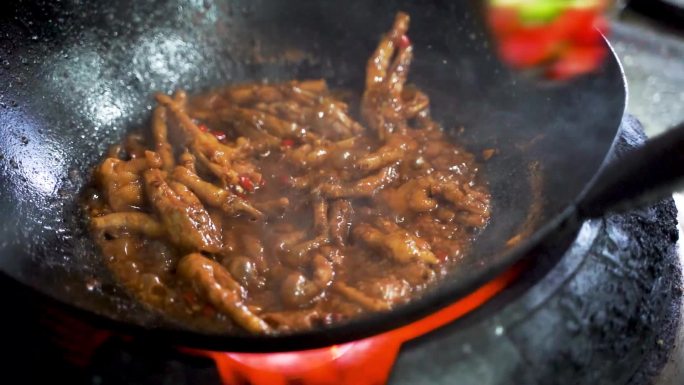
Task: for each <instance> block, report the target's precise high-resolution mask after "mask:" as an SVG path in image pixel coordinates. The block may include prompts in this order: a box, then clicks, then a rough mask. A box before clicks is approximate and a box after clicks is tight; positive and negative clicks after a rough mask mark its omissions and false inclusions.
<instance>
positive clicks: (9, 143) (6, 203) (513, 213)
mask: <svg viewBox="0 0 684 385" xmlns="http://www.w3.org/2000/svg"><path fill="white" fill-rule="evenodd" d="M10 3H14V4H9V5H8V4H5V5H2V6H1V7H2V8H4V9H2V10H0V11H2V12H1V15H2V16H0V19H1V22H0V36H2V40H0V64H2V66H1V67H0V102H1V103H2V106H1V107H0V127H1V131H0V156H1V158H0V181H1V185H0V216H1V217H0V218H1V219H2V220H1V221H0V271H1V272H2V273H3V275H5V276H7V277H9V278H11V279H12V280H14V281H16V282H18V283H20V284H21V285H24V286H28V287H30V288H32V289H35V291H37V292H38V293H41V294H42V295H44V296H47V297H49V298H52V299H55V300H56V301H57V302H58V303H61V304H64V305H66V306H67V308H69V309H70V310H74V311H76V312H80V313H82V314H87V315H90V316H94V317H95V318H96V319H97V320H99V321H101V322H105V323H108V324H111V325H113V326H117V327H120V328H123V329H124V330H126V331H128V332H144V333H145V334H146V335H153V336H160V337H162V338H163V339H164V340H165V341H167V342H173V343H180V344H185V345H192V346H199V347H204V348H213V349H221V350H227V351H277V350H290V349H304V348H313V347H321V346H326V345H330V344H333V343H340V342H344V341H349V340H353V339H358V338H361V337H365V336H369V335H372V334H375V333H379V332H382V331H386V330H389V329H392V328H395V327H397V326H399V325H402V324H406V323H408V322H410V321H413V320H416V319H418V318H419V317H421V316H424V315H427V314H429V313H431V312H434V311H435V310H437V309H439V308H441V307H443V306H445V305H447V304H449V303H451V302H454V301H456V300H457V299H459V298H461V297H462V296H464V295H465V294H467V293H468V292H470V291H472V290H473V289H474V288H476V287H478V286H479V285H481V284H483V283H485V282H486V281H488V280H490V279H492V278H493V277H495V276H497V275H498V274H500V273H501V272H503V271H505V270H506V269H507V268H509V267H510V266H512V264H514V263H515V262H517V261H519V260H521V259H523V258H525V257H526V256H529V255H531V253H534V252H537V251H540V250H544V249H546V248H548V247H550V246H552V245H558V244H559V243H562V242H565V241H568V240H570V239H572V237H573V235H574V234H575V233H576V230H577V229H578V227H579V225H580V223H581V218H582V215H584V214H586V215H589V214H591V215H600V214H601V213H602V212H603V209H604V208H606V207H608V206H607V205H606V204H604V203H606V202H615V201H616V198H623V197H628V196H626V195H624V194H622V195H620V196H617V197H616V196H610V195H609V194H607V193H610V192H615V191H616V190H615V189H614V188H613V187H615V184H614V183H613V184H610V183H609V184H604V185H601V184H598V185H596V186H598V188H597V189H595V190H592V191H593V192H592V194H589V195H587V194H586V191H587V188H588V187H587V186H589V185H590V182H591V181H592V180H593V178H594V177H595V176H596V175H597V172H598V171H599V169H600V168H601V166H602V164H603V163H604V159H605V158H606V155H607V153H608V152H609V151H610V149H611V146H612V145H613V141H614V139H615V137H616V134H617V131H618V127H619V123H620V120H621V117H622V115H623V112H624V107H625V98H626V90H625V83H624V78H623V74H622V71H621V68H620V65H619V63H618V61H617V59H616V58H615V57H614V56H613V55H609V56H610V57H609V58H608V60H607V61H606V62H605V64H604V65H603V67H602V68H600V70H599V71H598V72H597V73H595V74H592V75H589V76H586V77H583V78H581V79H579V80H576V81H574V82H570V83H567V84H548V83H544V82H541V81H539V80H538V79H534V78H530V77H526V76H525V75H522V74H519V73H515V72H512V71H510V70H508V69H507V68H506V67H505V66H504V65H502V64H501V63H499V61H498V60H497V59H496V57H495V55H494V53H493V50H492V43H491V42H490V41H489V39H488V35H487V31H486V28H485V26H484V24H483V20H484V19H483V16H482V14H481V13H480V12H479V11H478V9H477V8H475V7H473V3H466V2H451V1H436V2H416V1H412V2H408V1H407V2H370V1H345V2H332V1H329V2H328V1H323V2H322V1H297V2H283V1H277V0H271V1H264V0H262V1H233V2H228V1H225V2H222V1H211V0H204V1H201V0H168V1H161V0H158V1H133V0H125V1H112V2H93V3H92V4H88V5H85V4H83V3H82V2H80V1H75V0H73V1H68V0H67V1H61V2H55V3H54V4H52V3H46V2H41V1H37V2H26V3H22V2H10ZM397 10H404V11H406V12H408V13H409V14H410V15H411V17H412V24H411V29H410V36H411V38H412V40H413V41H414V42H415V51H416V52H415V57H416V59H415V65H414V66H413V67H412V71H411V77H410V79H411V80H412V81H413V82H415V83H417V84H418V85H419V86H420V87H421V88H423V89H424V90H426V91H427V93H428V94H429V95H430V96H431V99H432V101H433V107H432V109H433V113H434V114H435V115H436V117H437V120H438V121H440V122H442V123H443V125H444V126H445V127H447V128H449V129H450V130H453V133H454V135H457V136H458V140H460V141H462V142H464V143H465V144H466V145H467V147H468V148H469V149H470V150H471V151H473V152H475V153H479V152H480V151H482V150H483V149H487V148H496V149H497V151H498V152H497V155H496V156H495V157H493V158H492V159H491V160H490V161H488V162H486V163H485V164H484V169H485V170H484V171H485V173H486V177H487V178H488V180H489V182H490V188H491V191H492V194H493V217H492V221H491V224H490V225H489V226H488V228H487V229H486V230H485V232H484V233H483V234H482V235H481V237H480V238H479V240H478V241H477V243H476V245H475V248H474V251H473V252H472V253H471V254H470V255H468V256H467V257H466V258H465V259H464V261H463V267H462V268H461V269H459V270H458V271H455V272H454V273H453V275H451V276H450V277H449V278H448V279H447V280H445V281H444V282H443V284H441V285H440V286H438V287H436V288H435V290H433V291H431V292H430V293H429V294H427V295H426V296H425V297H424V298H422V299H420V300H417V301H414V302H413V303H411V304H409V305H406V306H403V307H400V308H397V309H396V310H394V311H392V312H390V313H388V314H376V315H372V316H368V317H365V318H362V319H358V320H355V321H352V322H350V323H348V324H340V325H337V326H333V327H330V328H328V329H320V330H314V331H310V332H306V333H300V334H293V335H283V336H276V337H271V336H250V335H246V334H245V335H212V334H207V333H203V332H201V331H196V330H188V329H187V328H186V327H185V326H183V325H179V324H176V323H174V322H173V321H172V320H168V319H166V318H164V317H163V316H162V315H160V314H158V313H155V312H154V311H152V310H149V309H147V308H145V307H144V306H142V305H140V304H139V303H138V302H136V301H135V300H133V299H131V297H129V296H128V294H127V293H126V292H125V291H123V290H122V289H121V288H120V287H119V286H117V284H116V283H115V282H114V281H113V280H112V277H111V276H110V275H109V273H108V272H107V271H106V269H104V267H103V263H101V261H100V259H99V256H98V254H97V251H96V250H95V249H94V248H93V245H92V243H91V242H90V241H89V237H88V234H87V231H86V230H85V227H84V225H83V216H82V213H80V212H79V207H78V202H77V196H78V194H79V192H80V191H81V189H82V187H83V186H84V184H85V182H86V181H87V178H88V175H89V169H90V167H92V166H93V165H94V164H95V163H96V162H97V160H98V158H100V157H101V156H102V154H103V153H104V151H105V149H106V147H107V146H108V145H110V144H112V143H115V142H118V141H119V140H120V139H121V138H122V136H123V135H124V133H125V132H126V130H128V129H131V128H134V127H136V126H140V125H142V124H145V122H146V120H147V119H148V117H149V115H150V106H151V105H152V103H153V101H152V98H151V94H152V92H153V91H165V92H170V91H172V90H173V89H175V88H177V87H182V88H185V89H189V90H195V91H197V90H204V89H207V88H210V87H212V86H217V85H220V84H225V83H230V82H237V81H245V80H255V79H262V78H267V79H271V80H277V79H291V78H318V77H323V78H326V79H327V80H328V81H329V83H330V84H331V85H333V86H341V87H347V88H351V89H353V90H356V91H358V92H361V90H362V85H363V77H364V66H365V61H366V59H367V57H368V56H369V54H370V53H371V52H372V50H373V48H374V46H375V44H376V42H377V40H378V37H379V36H380V34H381V33H382V32H383V31H385V30H386V29H387V28H388V27H389V26H390V24H391V21H392V19H393V16H394V14H395V12H396V11H397ZM460 127H464V128H465V129H464V130H462V131H461V130H459V128H460ZM640 164H642V163H637V164H635V167H636V166H639V165H640ZM614 174H615V173H611V175H614ZM661 177H662V178H660V179H667V178H666V177H667V175H665V176H662V175H661ZM602 181H609V180H608V179H602ZM618 182H619V180H618ZM604 187H605V188H604ZM632 187H634V188H632V189H631V190H626V192H629V193H637V192H640V191H638V190H639V188H640V184H639V183H636V184H635V186H632ZM583 193H584V194H583ZM583 196H584V197H585V198H586V197H587V196H590V197H592V198H596V199H592V200H587V199H582V197H583ZM604 198H605V199H608V200H606V201H601V199H604ZM596 202H599V203H600V204H595V203H596ZM578 203H580V207H581V208H582V209H583V210H584V211H582V212H580V211H578V210H577V204H578ZM516 236H519V238H522V239H523V241H521V242H519V243H517V244H515V242H508V241H509V240H511V238H514V237H516ZM507 242H508V243H507Z"/></svg>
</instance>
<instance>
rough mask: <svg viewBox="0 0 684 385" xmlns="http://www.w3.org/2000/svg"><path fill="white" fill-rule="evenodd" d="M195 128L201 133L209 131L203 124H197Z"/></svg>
mask: <svg viewBox="0 0 684 385" xmlns="http://www.w3.org/2000/svg"><path fill="white" fill-rule="evenodd" d="M197 128H199V130H200V131H202V132H207V131H209V127H207V126H205V125H204V124H198V125H197Z"/></svg>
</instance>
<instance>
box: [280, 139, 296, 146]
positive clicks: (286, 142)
mask: <svg viewBox="0 0 684 385" xmlns="http://www.w3.org/2000/svg"><path fill="white" fill-rule="evenodd" d="M294 144H295V142H294V140H293V139H288V138H285V139H283V140H282V141H281V142H280V145H281V146H283V147H287V148H290V147H292V146H294Z"/></svg>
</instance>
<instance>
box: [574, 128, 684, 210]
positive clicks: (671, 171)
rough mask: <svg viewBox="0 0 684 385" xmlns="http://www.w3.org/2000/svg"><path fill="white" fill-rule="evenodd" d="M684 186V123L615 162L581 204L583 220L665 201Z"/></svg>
mask: <svg viewBox="0 0 684 385" xmlns="http://www.w3.org/2000/svg"><path fill="white" fill-rule="evenodd" d="M682 185H684V123H680V124H679V125H678V126H676V127H674V128H671V129H670V130H668V131H667V132H666V133H664V134H662V135H659V136H657V137H655V138H653V139H651V140H648V141H646V144H644V145H643V146H642V147H640V148H638V149H636V150H634V151H632V152H630V153H628V154H626V155H625V156H624V157H622V158H621V159H619V160H618V161H615V162H612V163H610V164H609V165H607V166H606V167H604V168H603V170H602V171H600V172H599V175H598V176H597V178H596V180H595V183H594V184H593V185H592V186H591V188H590V189H589V190H588V191H587V192H586V194H585V195H584V196H583V197H582V199H581V200H580V202H579V204H578V207H577V208H578V213H579V215H580V216H581V217H583V218H595V217H600V216H603V214H606V213H607V212H614V211H623V210H626V209H630V208H636V207H639V206H641V205H643V204H645V203H649V202H653V201H654V200H657V199H659V198H663V197H665V196H667V195H669V194H671V193H672V192H674V191H675V190H677V189H678V188H679V187H682Z"/></svg>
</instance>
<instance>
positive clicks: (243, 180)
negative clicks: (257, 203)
mask: <svg viewBox="0 0 684 385" xmlns="http://www.w3.org/2000/svg"><path fill="white" fill-rule="evenodd" d="M239 183H240V186H242V188H243V189H245V190H246V191H249V192H252V191H254V182H252V180H251V179H249V177H247V176H245V175H240V177H239Z"/></svg>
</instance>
